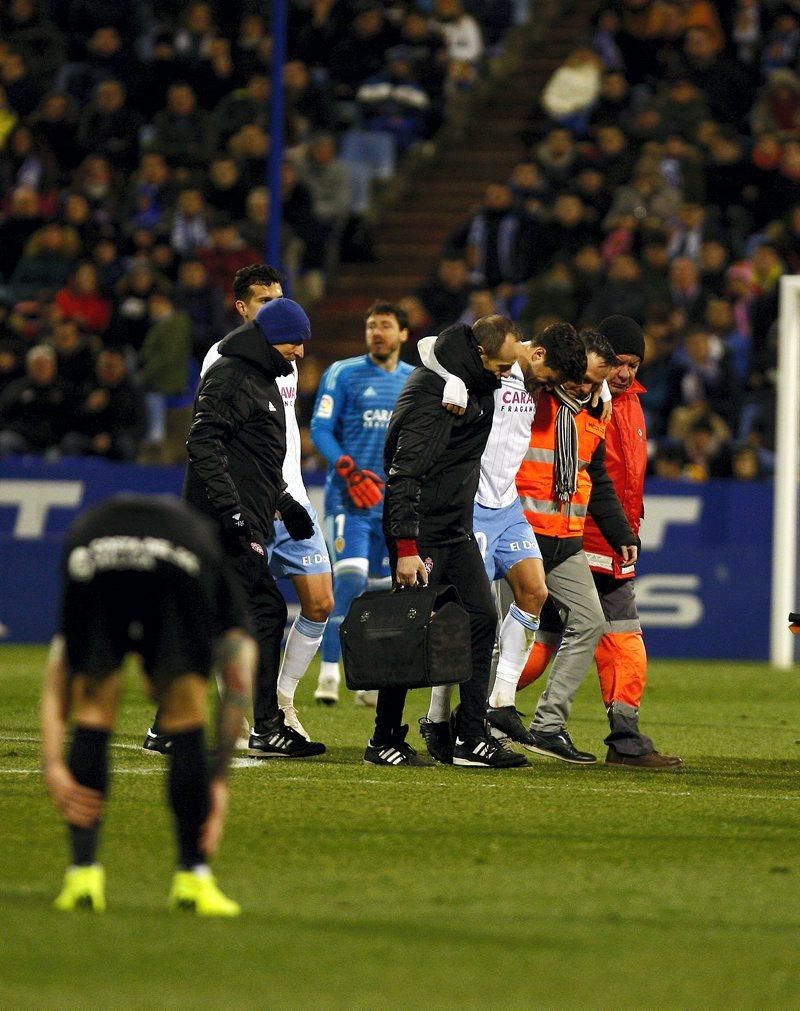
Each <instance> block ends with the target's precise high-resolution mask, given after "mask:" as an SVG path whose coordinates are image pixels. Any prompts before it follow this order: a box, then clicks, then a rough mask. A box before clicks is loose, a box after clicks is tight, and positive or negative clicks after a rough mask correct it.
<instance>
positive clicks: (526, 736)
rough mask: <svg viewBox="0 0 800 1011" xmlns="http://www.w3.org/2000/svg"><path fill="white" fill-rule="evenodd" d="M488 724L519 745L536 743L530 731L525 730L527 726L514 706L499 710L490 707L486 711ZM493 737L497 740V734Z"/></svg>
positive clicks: (499, 708) (501, 707)
mask: <svg viewBox="0 0 800 1011" xmlns="http://www.w3.org/2000/svg"><path fill="white" fill-rule="evenodd" d="M486 722H487V723H488V724H489V727H490V728H493V729H494V730H499V731H500V732H501V733H502V734H503V735H504V736H505V737H507V738H510V739H511V740H512V741H516V742H517V743H518V744H533V743H534V740H533V736H532V735H531V732H530V730H526V729H525V724H524V723H523V722H522V720H521V719H520V718H519V713H518V712H517V710H516V708H515V707H514V706H499V707H498V708H497V709H493V708H492V707H491V706H489V708H488V709H487V710H486ZM493 736H494V737H495V738H497V734H494V735H493Z"/></svg>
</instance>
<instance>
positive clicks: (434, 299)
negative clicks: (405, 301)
mask: <svg viewBox="0 0 800 1011" xmlns="http://www.w3.org/2000/svg"><path fill="white" fill-rule="evenodd" d="M471 290H472V285H471V283H470V280H469V271H468V269H467V264H466V262H465V261H464V260H463V259H460V258H458V257H445V258H444V259H443V260H442V261H441V262H440V263H439V266H438V267H437V270H436V276H435V277H432V278H431V279H430V280H429V281H427V282H426V283H425V284H423V285H422V286H421V287H419V288H418V289H417V295H418V297H419V300H420V302H421V303H422V305H423V306H424V308H425V311H426V312H427V313H428V315H429V316H430V321H431V322H430V329H429V330H428V331H427V332H426V333H425V334H422V336H423V337H424V336H427V334H428V333H441V332H442V330H444V329H445V327H448V326H452V325H453V324H454V323H455V321H456V320H457V319H458V318H459V317H460V316H461V314H462V313H463V312H464V310H465V309H466V308H467V303H468V301H469V293H470V291H471Z"/></svg>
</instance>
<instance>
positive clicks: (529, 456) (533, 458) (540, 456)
mask: <svg viewBox="0 0 800 1011" xmlns="http://www.w3.org/2000/svg"><path fill="white" fill-rule="evenodd" d="M555 458H556V454H555V450H552V449H543V448H542V447H541V446H531V447H530V448H529V449H528V451H527V452H526V453H525V456H524V459H525V460H527V461H528V463H554V462H555ZM588 466H589V461H588V460H583V459H581V458H580V457H578V470H586V468H587V467H588Z"/></svg>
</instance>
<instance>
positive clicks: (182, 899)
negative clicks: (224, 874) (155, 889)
mask: <svg viewBox="0 0 800 1011" xmlns="http://www.w3.org/2000/svg"><path fill="white" fill-rule="evenodd" d="M169 908H170V909H172V910H185V911H186V912H190V913H196V914H197V916H238V915H239V913H241V911H242V910H241V907H240V906H239V903H238V902H234V901H233V899H229V898H228V896H227V895H224V894H223V893H222V892H221V891H220V889H219V887H218V885H217V882H216V881H215V880H214V877H213V875H210V874H208V875H204V874H196V873H195V872H194V871H176V872H175V877H174V878H173V879H172V890H171V891H170V893H169Z"/></svg>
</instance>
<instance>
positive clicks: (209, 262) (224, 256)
mask: <svg viewBox="0 0 800 1011" xmlns="http://www.w3.org/2000/svg"><path fill="white" fill-rule="evenodd" d="M197 257H198V259H199V260H200V261H201V262H202V263H203V265H204V266H205V268H206V270H207V271H208V279H209V281H210V282H211V284H213V285H214V287H215V288H217V289H218V290H219V291H227V290H228V288H229V287H230V280H231V278H232V277H233V275H234V274H235V273H236V271H237V270H239V268H240V267H246V266H247V265H248V264H250V263H254V262H255V261H256V260H258V258H259V254H258V252H257V250H255V249H253V248H252V247H250V246H248V245H247V243H246V242H245V241H244V239H243V238H242V235H241V233H240V231H239V229H238V228H237V226H236V225H235V224H230V223H228V222H218V223H217V224H215V225H213V226H212V228H211V241H210V243H209V244H208V246H206V247H205V248H203V249H201V250H199V251H198V253H197Z"/></svg>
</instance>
